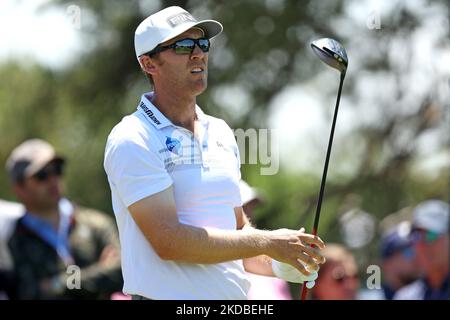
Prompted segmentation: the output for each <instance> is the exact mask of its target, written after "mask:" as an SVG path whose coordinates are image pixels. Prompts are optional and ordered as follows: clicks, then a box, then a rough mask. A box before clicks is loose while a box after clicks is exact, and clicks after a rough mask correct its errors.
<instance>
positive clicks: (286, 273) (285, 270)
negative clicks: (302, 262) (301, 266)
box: [272, 259, 318, 289]
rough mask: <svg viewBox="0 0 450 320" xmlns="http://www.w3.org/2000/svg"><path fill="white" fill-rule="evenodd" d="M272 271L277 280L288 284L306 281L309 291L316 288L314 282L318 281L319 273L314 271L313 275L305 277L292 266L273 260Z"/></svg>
mask: <svg viewBox="0 0 450 320" xmlns="http://www.w3.org/2000/svg"><path fill="white" fill-rule="evenodd" d="M272 270H273V273H274V274H275V275H276V276H277V278H280V279H283V280H285V281H288V282H293V283H303V282H305V281H306V282H307V283H306V286H307V287H308V289H311V288H312V287H313V286H314V284H315V282H314V280H316V279H317V277H318V273H317V271H313V272H311V275H309V276H305V275H304V274H303V273H301V272H300V271H298V270H297V269H296V268H294V267H293V266H291V265H290V264H288V263H283V262H280V261H277V260H275V259H272Z"/></svg>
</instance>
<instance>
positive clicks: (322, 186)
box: [301, 73, 345, 300]
mask: <svg viewBox="0 0 450 320" xmlns="http://www.w3.org/2000/svg"><path fill="white" fill-rule="evenodd" d="M344 77H345V73H341V81H340V82H339V90H338V95H337V99H336V106H335V108H334V116H333V123H332V125H331V132H330V138H329V140H328V148H327V155H326V158H325V166H324V168H323V173H322V182H321V183H320V192H319V198H318V199H317V207H316V215H315V217H314V225H313V229H312V234H313V235H317V230H318V229H319V219H320V210H321V208H322V200H323V194H324V192H325V184H326V181H327V173H328V164H329V162H330V155H331V147H332V145H333V138H334V130H335V128H336V120H337V115H338V111H339V102H340V101H341V92H342V86H343V84H344ZM307 291H308V288H307V287H306V284H305V283H303V288H302V294H301V299H302V300H305V299H306V294H307Z"/></svg>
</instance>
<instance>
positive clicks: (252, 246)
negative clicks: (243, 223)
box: [160, 224, 271, 264]
mask: <svg viewBox="0 0 450 320" xmlns="http://www.w3.org/2000/svg"><path fill="white" fill-rule="evenodd" d="M168 234H170V235H171V236H170V237H168V239H167V242H166V244H165V246H164V248H163V249H162V250H161V251H160V253H161V254H160V256H161V257H162V258H163V259H165V260H175V261H181V262H188V263H201V264H213V263H221V262H225V261H231V260H238V259H245V258H251V257H256V256H259V255H263V254H267V253H268V252H269V248H270V242H271V239H270V236H269V234H268V232H267V231H262V230H256V229H244V230H220V229H213V228H198V227H194V226H190V225H185V224H178V225H177V226H176V227H175V228H174V229H173V230H172V231H171V232H169V233H168Z"/></svg>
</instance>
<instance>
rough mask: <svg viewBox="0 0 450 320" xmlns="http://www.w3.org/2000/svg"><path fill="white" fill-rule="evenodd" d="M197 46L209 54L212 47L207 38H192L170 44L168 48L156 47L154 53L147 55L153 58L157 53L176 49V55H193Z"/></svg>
mask: <svg viewBox="0 0 450 320" xmlns="http://www.w3.org/2000/svg"><path fill="white" fill-rule="evenodd" d="M195 45H198V47H199V48H200V49H201V50H202V51H203V52H208V51H209V47H210V46H211V44H210V42H209V39H207V38H200V39H191V38H185V39H181V40H178V41H175V43H172V44H169V45H168V46H161V47H156V48H155V49H153V50H152V51H150V52H148V53H146V55H148V56H152V55H154V54H156V53H159V52H162V51H165V50H168V49H174V50H175V53H176V54H192V52H193V51H194V49H195Z"/></svg>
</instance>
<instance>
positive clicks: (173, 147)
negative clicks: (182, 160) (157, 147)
mask: <svg viewBox="0 0 450 320" xmlns="http://www.w3.org/2000/svg"><path fill="white" fill-rule="evenodd" d="M166 138H167V139H166V146H167V149H169V151H170V152H173V153H175V154H176V155H181V142H180V140H177V139H174V138H171V137H166Z"/></svg>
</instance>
